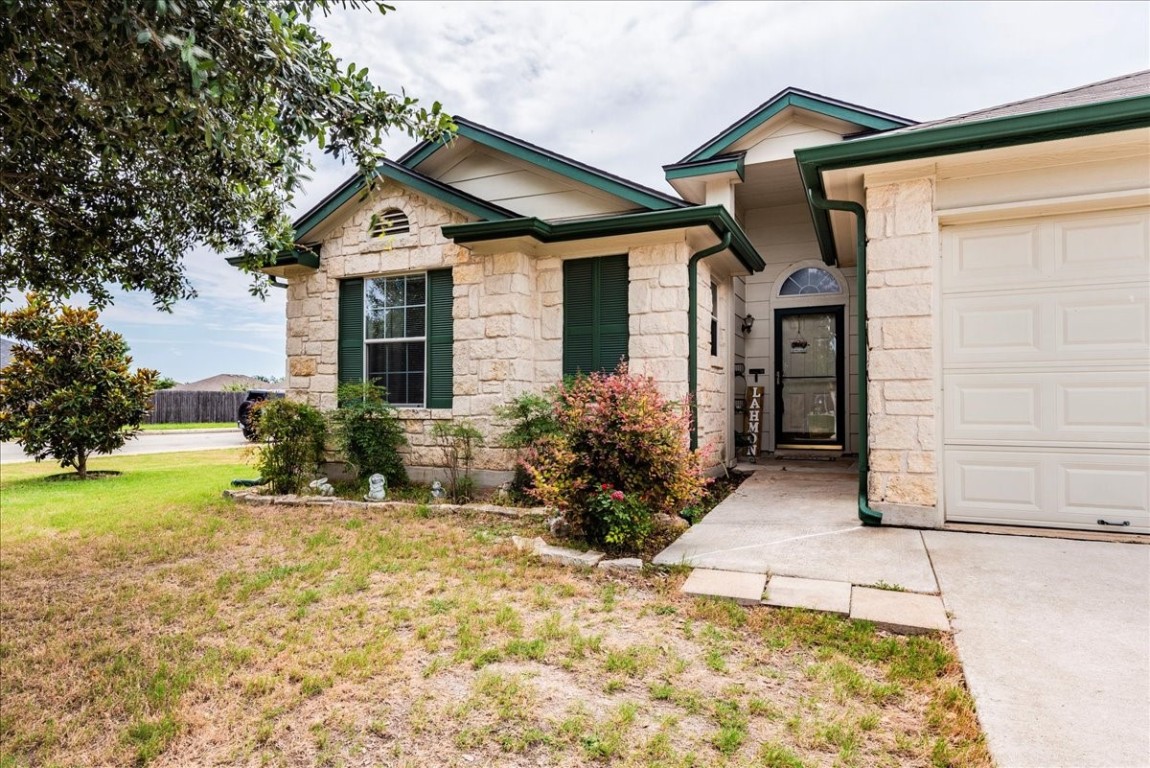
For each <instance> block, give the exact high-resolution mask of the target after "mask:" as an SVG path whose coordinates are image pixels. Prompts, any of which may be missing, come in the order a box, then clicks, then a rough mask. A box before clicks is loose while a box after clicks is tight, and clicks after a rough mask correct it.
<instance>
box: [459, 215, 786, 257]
mask: <svg viewBox="0 0 1150 768" xmlns="http://www.w3.org/2000/svg"><path fill="white" fill-rule="evenodd" d="M698 226H707V227H710V228H711V231H712V232H714V233H715V234H716V235H717V236H718V237H723V235H725V234H726V233H728V232H729V233H730V234H731V251H732V252H733V253H734V254H735V257H736V258H738V260H739V262H740V263H742V265H743V266H744V267H746V268H747V270H748V271H750V272H760V271H762V269H763V268H764V267H765V266H766V262H764V261H763V257H762V256H760V255H759V252H758V251H757V250H755V247H754V246H753V245H751V241H750V240H749V239H748V238H747V235H746V233H744V232H743V229H742V227H740V226H739V224H738V222H736V221H735V220H734V219H733V218H732V217H731V214H730V213H728V212H727V209H726V208H724V207H723V206H721V205H705V206H693V207H691V208H676V209H674V210H669V211H651V212H645V213H630V214H622V215H617V216H601V217H598V218H594V219H579V220H577V221H563V222H557V223H552V222H549V221H544V220H543V219H538V218H534V217H529V216H525V217H522V218H518V219H510V220H508V221H477V222H471V223H468V224H449V225H447V226H445V227H443V234H444V236H445V237H448V238H451V239H452V240H454V241H455V242H456V243H460V244H467V243H478V242H483V241H486V240H501V239H504V238H514V237H530V238H533V239H535V240H538V241H539V242H541V243H556V242H569V241H572V240H587V239H591V238H596V237H614V236H618V235H634V234H640V233H643V232H658V231H660V230H666V229H679V228H683V227H698Z"/></svg>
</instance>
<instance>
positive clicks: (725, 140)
mask: <svg viewBox="0 0 1150 768" xmlns="http://www.w3.org/2000/svg"><path fill="white" fill-rule="evenodd" d="M787 107H795V108H797V109H804V110H806V111H808V112H814V113H815V114H817V115H823V116H825V117H832V118H835V119H837V120H843V121H845V122H848V123H853V124H854V125H858V126H862V127H863V128H865V129H867V130H871V131H890V130H894V129H895V128H905V127H906V126H908V125H913V124H914V121H913V120H907V119H906V118H902V117H898V116H897V115H888V114H886V113H885V112H878V111H875V110H871V109H866V108H865V107H860V106H857V105H855V104H848V103H846V102H844V101H837V100H835V99H830V98H827V97H826V96H820V95H819V94H817V93H810V92H809V91H801V90H799V89H797V88H787V89H785V90H783V91H782V92H780V93H778V94H776V95H775V96H773V97H772V98H771V99H770V100H768V101H767V102H765V103H764V104H762V105H761V106H759V107H758V108H757V109H755V110H754V111H753V112H751V113H750V114H748V115H746V116H745V117H743V118H741V119H740V120H738V122H736V123H735V124H734V125H732V126H730V127H729V128H727V129H726V130H725V131H723V132H722V133H720V134H719V135H718V136H716V137H715V138H713V139H711V140H710V141H708V142H707V143H706V144H704V145H703V146H701V147H699V148H698V149H696V150H695V151H694V152H692V153H691V154H689V155H687V156H686V157H684V158H683V159H682V160H681V161H680V162H679V163H678V164H682V163H690V162H696V161H699V160H709V159H711V158H713V157H715V156H716V155H721V154H723V153H724V152H726V151H727V149H728V148H729V147H730V146H731V145H732V144H734V143H735V142H736V141H738V140H739V139H741V138H743V137H744V136H746V135H747V134H748V133H750V132H751V131H753V130H755V129H756V128H758V127H759V126H760V125H762V124H763V123H765V122H767V121H768V120H770V119H771V118H772V117H774V116H775V115H777V114H779V113H780V112H782V111H783V110H784V109H786V108H787Z"/></svg>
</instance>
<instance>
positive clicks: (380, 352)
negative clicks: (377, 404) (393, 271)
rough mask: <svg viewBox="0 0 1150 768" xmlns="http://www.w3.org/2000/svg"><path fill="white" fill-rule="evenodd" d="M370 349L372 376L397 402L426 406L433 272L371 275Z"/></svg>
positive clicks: (368, 360)
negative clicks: (430, 275) (429, 298)
mask: <svg viewBox="0 0 1150 768" xmlns="http://www.w3.org/2000/svg"><path fill="white" fill-rule="evenodd" d="M364 283H365V289H366V290H365V291H364V293H365V296H364V298H365V299H366V300H365V301H364V309H365V312H366V315H367V317H366V322H365V325H364V342H365V344H364V347H365V349H364V352H365V356H366V360H365V363H366V373H367V379H368V381H371V382H374V383H376V384H379V385H381V386H383V387H385V388H386V389H387V399H388V402H390V403H391V404H392V405H404V406H417V407H418V406H422V405H423V403H424V380H425V376H424V374H425V371H426V369H427V363H426V360H427V353H426V350H427V276H426V275H422V274H421V275H400V276H397V277H377V278H373V279H370V280H365V281H364Z"/></svg>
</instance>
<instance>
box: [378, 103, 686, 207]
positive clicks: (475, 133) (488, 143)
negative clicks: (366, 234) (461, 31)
mask: <svg viewBox="0 0 1150 768" xmlns="http://www.w3.org/2000/svg"><path fill="white" fill-rule="evenodd" d="M452 119H453V120H454V121H455V125H456V126H457V132H456V133H457V135H459V136H462V137H463V138H465V139H470V140H471V141H474V142H476V143H477V144H482V145H483V146H485V147H489V148H491V149H494V150H497V151H499V152H504V153H506V154H508V155H510V156H512V157H515V158H518V159H520V160H523V161H526V162H528V163H531V164H532V165H537V166H539V167H540V168H543V169H545V170H548V171H551V172H553V173H557V174H559V175H560V176H565V177H566V178H568V179H571V180H572V181H577V182H579V183H581V184H586V185H588V186H590V187H594V188H595V189H598V190H601V191H603V192H607V193H609V194H612V195H615V196H616V197H621V198H623V199H624V200H627V201H629V202H632V203H634V204H635V205H637V206H639V207H642V208H648V209H650V210H655V211H661V210H668V209H671V208H683V207H684V206H687V205H689V204H688V203H687V202H686V201H684V200H680V199H679V198H677V197H675V196H674V195H669V194H667V193H665V192H660V191H659V190H657V189H651V188H650V187H645V186H643V185H642V184H636V183H635V182H633V181H629V180H627V179H624V178H623V177H622V176H616V175H615V174H613V173H607V172H606V171H602V170H600V169H598V168H594V167H592V166H590V165H587V164H585V163H581V162H579V161H578V160H572V159H571V158H569V157H565V156H563V155H560V154H559V153H557V152H552V151H551V150H549V149H544V148H543V147H539V146H536V145H535V144H531V143H529V142H526V141H524V140H523V139H518V138H516V137H514V136H511V135H508V134H506V133H501V132H500V131H497V130H495V129H493V128H488V127H487V126H485V125H480V124H479V123H476V122H474V121H471V120H468V119H466V118H463V117H459V116H455V117H453V118H452ZM450 143H451V140H450V139H446V140H445V139H437V140H435V141H424V142H422V143H420V144H417V145H416V146H415V147H413V148H412V149H411V150H410V151H409V152H407V154H405V155H403V157H401V158H399V164H400V165H402V166H404V167H406V168H412V169H414V168H416V167H418V166H419V165H420V163H422V162H423V161H425V160H427V159H428V158H429V157H431V156H432V155H434V154H435V153H436V152H438V151H440V150H441V149H443V148H444V147H446V146H449V145H450Z"/></svg>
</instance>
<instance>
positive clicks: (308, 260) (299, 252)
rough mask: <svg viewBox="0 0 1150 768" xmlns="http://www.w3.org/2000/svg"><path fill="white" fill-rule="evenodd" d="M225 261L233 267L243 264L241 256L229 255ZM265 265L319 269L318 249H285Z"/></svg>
mask: <svg viewBox="0 0 1150 768" xmlns="http://www.w3.org/2000/svg"><path fill="white" fill-rule="evenodd" d="M226 261H227V262H228V264H231V265H232V266H233V267H242V266H243V265H244V261H245V259H244V257H243V256H229V257H228V258H227V259H226ZM264 266H265V267H296V266H299V267H307V268H308V269H319V253H318V251H310V250H306V249H304V248H296V249H295V250H292V251H286V252H284V253H280V254H277V255H276V260H275V261H274V262H272V263H271V264H265V265H264Z"/></svg>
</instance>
